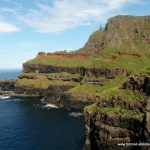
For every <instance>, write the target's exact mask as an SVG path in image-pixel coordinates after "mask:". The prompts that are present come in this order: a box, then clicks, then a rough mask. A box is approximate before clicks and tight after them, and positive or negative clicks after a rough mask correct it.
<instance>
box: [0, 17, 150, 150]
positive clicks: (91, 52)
mask: <svg viewBox="0 0 150 150" xmlns="http://www.w3.org/2000/svg"><path fill="white" fill-rule="evenodd" d="M149 27H150V16H140V17H137V16H116V17H113V18H110V19H109V20H108V22H107V24H106V27H105V28H101V29H100V30H98V31H96V32H94V33H93V34H92V35H91V36H90V38H89V40H88V42H87V43H86V44H85V46H84V47H83V48H81V49H80V50H77V51H73V52H66V51H64V52H57V53H45V52H39V53H38V55H37V57H36V58H34V59H32V60H30V61H28V62H26V63H24V64H23V71H22V73H21V74H20V75H19V77H18V79H16V80H15V81H0V87H1V90H3V91H9V90H10V91H13V92H14V93H15V94H17V95H30V96H41V97H42V101H43V102H44V103H51V104H55V105H57V106H59V107H65V108H82V109H83V108H84V114H85V120H86V125H85V126H86V144H85V146H84V149H91V150H100V149H104V150H105V149H107V150H113V149H118V150H126V149H134V148H137V147H135V146H133V145H125V143H127V144H130V143H134V144H137V146H138V149H143V150H147V149H148V146H146V145H145V146H139V145H138V143H142V142H143V143H146V142H147V143H148V142H150V67H149V65H150V28H149ZM119 144H120V145H119Z"/></svg>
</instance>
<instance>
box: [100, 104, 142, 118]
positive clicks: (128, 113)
mask: <svg viewBox="0 0 150 150" xmlns="http://www.w3.org/2000/svg"><path fill="white" fill-rule="evenodd" d="M103 111H104V112H105V113H107V114H108V115H116V114H119V113H121V115H122V117H130V116H133V115H139V116H143V113H141V112H140V111H137V110H133V109H123V108H121V107H120V106H117V107H104V108H103Z"/></svg>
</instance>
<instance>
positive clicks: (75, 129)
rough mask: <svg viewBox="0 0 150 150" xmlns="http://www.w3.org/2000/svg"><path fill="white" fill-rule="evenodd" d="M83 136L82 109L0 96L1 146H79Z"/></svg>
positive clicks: (18, 149)
mask: <svg viewBox="0 0 150 150" xmlns="http://www.w3.org/2000/svg"><path fill="white" fill-rule="evenodd" d="M16 74H17V72H16ZM6 77H7V75H5V78H6ZM14 77H15V76H14ZM84 138H85V132H84V117H83V114H82V111H79V110H65V109H60V108H57V107H55V106H53V105H43V104H42V103H41V101H40V99H38V98H34V99H33V98H18V97H5V96H2V95H1V96H0V150H81V149H82V146H83V144H84Z"/></svg>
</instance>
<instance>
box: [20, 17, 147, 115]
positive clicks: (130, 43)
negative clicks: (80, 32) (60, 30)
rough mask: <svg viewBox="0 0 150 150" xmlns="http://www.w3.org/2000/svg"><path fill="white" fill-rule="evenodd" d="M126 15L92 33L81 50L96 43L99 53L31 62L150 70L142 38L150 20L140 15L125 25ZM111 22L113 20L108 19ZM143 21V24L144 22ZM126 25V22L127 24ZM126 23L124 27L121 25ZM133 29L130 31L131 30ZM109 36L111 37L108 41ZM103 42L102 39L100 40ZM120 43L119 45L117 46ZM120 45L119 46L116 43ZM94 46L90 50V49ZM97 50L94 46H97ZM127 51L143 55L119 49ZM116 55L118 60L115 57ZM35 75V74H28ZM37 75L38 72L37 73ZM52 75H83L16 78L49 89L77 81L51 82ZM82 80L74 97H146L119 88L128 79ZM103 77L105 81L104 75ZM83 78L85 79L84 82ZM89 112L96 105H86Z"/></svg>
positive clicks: (111, 109)
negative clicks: (101, 84) (101, 29)
mask: <svg viewBox="0 0 150 150" xmlns="http://www.w3.org/2000/svg"><path fill="white" fill-rule="evenodd" d="M124 19H127V18H123V20H122V19H121V22H122V23H121V24H118V23H117V22H118V21H117V20H116V21H114V22H112V23H111V24H109V25H108V26H109V27H108V29H107V31H105V32H104V31H96V32H94V33H93V34H92V35H91V36H90V39H89V41H88V42H87V44H86V46H85V47H84V48H85V49H84V48H83V49H81V51H80V52H81V53H83V52H86V50H88V52H90V50H92V46H97V52H94V53H91V54H90V55H89V56H88V57H59V56H51V57H50V56H37V57H36V58H34V59H32V60H30V61H28V62H27V63H28V64H44V65H52V66H62V67H106V68H124V69H127V70H130V71H131V72H132V73H133V74H135V73H141V72H142V73H143V72H150V51H149V43H148V42H147V41H145V40H143V37H141V35H140V34H141V33H142V34H145V35H148V36H149V35H150V30H149V23H145V22H144V20H145V18H142V17H141V18H139V19H138V20H136V19H135V21H133V22H132V20H133V19H132V18H131V20H130V21H131V24H129V25H128V26H126V23H128V20H125V21H124ZM109 22H111V20H110V21H109ZM134 22H137V27H138V29H140V32H141V33H135V32H133V31H134V27H135V25H134ZM143 22H144V23H143ZM124 24H125V25H124ZM122 25H124V27H123V26H122ZM130 27H131V29H130V30H129V31H128V29H129V28H130ZM107 39H109V40H107ZM101 40H104V46H103V47H100V46H99V41H101ZM100 43H103V42H100ZM117 44H118V45H117ZM116 45H117V46H116ZM120 46H121V47H120ZM90 48H91V49H90ZM94 50H95V49H94ZM120 51H122V52H127V53H128V54H140V55H141V58H138V59H137V58H134V57H130V56H123V55H119V54H118V52H120ZM114 57H115V59H114ZM28 75H29V76H32V75H33V74H28ZM34 76H35V74H34ZM48 77H50V78H64V77H65V78H70V77H75V78H78V79H79V78H81V76H80V75H78V74H76V75H74V74H68V73H52V74H47V75H41V74H40V75H36V78H35V79H26V78H25V79H21V80H18V81H17V84H18V85H21V86H22V85H24V86H31V87H42V88H44V89H46V88H48V86H49V85H53V84H58V85H66V84H75V83H73V82H68V81H67V82H66V81H61V80H57V81H51V80H48ZM82 78H83V80H82V82H81V83H80V84H79V83H77V84H76V85H74V88H72V89H71V90H70V92H71V95H72V96H74V97H81V98H82V97H83V98H84V97H87V98H92V99H93V98H95V97H96V96H99V97H101V98H105V99H107V100H109V99H111V97H113V96H115V95H119V96H121V97H123V98H124V99H125V100H126V101H128V102H136V101H139V100H141V99H143V98H144V95H143V94H141V93H139V94H137V95H135V94H134V93H133V92H132V91H130V90H123V89H120V88H119V87H120V86H121V85H122V84H123V83H124V82H125V80H126V78H123V77H117V78H115V79H113V80H107V82H106V84H105V85H104V86H100V85H94V84H88V83H86V77H82ZM100 78H101V79H103V80H105V79H104V78H103V77H100ZM83 81H84V82H83ZM87 109H89V110H90V111H96V109H97V106H96V104H95V103H94V104H93V105H91V106H89V107H87ZM104 110H105V111H106V112H116V111H117V110H118V109H117V108H116V109H115V108H107V107H106V108H105V109H104ZM124 112H126V113H127V114H132V113H130V112H132V110H131V111H130V110H124Z"/></svg>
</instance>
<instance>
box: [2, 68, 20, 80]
mask: <svg viewBox="0 0 150 150" xmlns="http://www.w3.org/2000/svg"><path fill="white" fill-rule="evenodd" d="M20 72H21V70H19V69H18V70H0V80H5V79H16V78H17V77H18V75H19V73H20Z"/></svg>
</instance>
